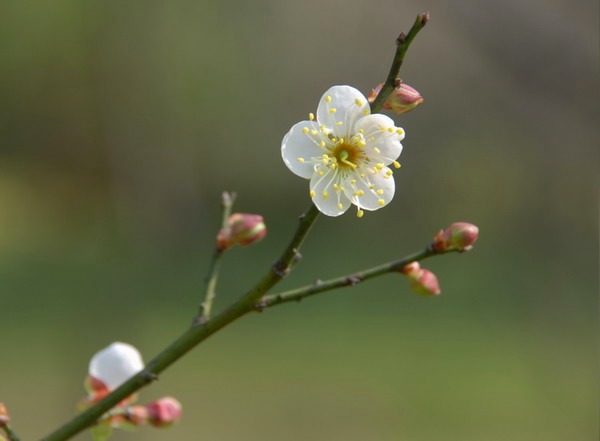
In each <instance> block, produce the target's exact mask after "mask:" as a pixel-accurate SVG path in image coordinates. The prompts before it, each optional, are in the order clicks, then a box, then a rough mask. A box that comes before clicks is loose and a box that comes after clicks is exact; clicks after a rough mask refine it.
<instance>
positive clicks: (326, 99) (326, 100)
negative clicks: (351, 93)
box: [325, 95, 331, 103]
mask: <svg viewBox="0 0 600 441" xmlns="http://www.w3.org/2000/svg"><path fill="white" fill-rule="evenodd" d="M325 102H326V103H330V102H331V97H330V96H329V95H327V96H326V97H325Z"/></svg>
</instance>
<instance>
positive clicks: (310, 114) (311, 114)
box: [308, 112, 315, 121]
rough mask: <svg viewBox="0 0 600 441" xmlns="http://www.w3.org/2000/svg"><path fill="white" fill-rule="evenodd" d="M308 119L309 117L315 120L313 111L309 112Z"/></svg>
mask: <svg viewBox="0 0 600 441" xmlns="http://www.w3.org/2000/svg"><path fill="white" fill-rule="evenodd" d="M308 119H309V120H311V121H312V120H314V119H315V114H314V113H312V112H311V113H309V114H308Z"/></svg>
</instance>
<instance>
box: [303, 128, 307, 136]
mask: <svg viewBox="0 0 600 441" xmlns="http://www.w3.org/2000/svg"><path fill="white" fill-rule="evenodd" d="M302 133H304V134H305V135H306V134H307V133H308V127H304V128H303V129H302Z"/></svg>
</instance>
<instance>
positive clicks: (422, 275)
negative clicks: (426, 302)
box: [400, 262, 442, 297]
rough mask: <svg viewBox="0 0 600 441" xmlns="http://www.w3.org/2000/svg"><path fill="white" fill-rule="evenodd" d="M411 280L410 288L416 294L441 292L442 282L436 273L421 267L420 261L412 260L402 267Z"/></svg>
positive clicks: (434, 294)
mask: <svg viewBox="0 0 600 441" xmlns="http://www.w3.org/2000/svg"><path fill="white" fill-rule="evenodd" d="M400 272H401V273H402V274H405V275H406V277H408V280H409V281H410V288H411V289H412V290H413V292H415V293H416V294H419V295H420V296H424V297H431V296H437V295H439V294H441V292H442V291H441V290H440V284H439V282H438V279H437V277H436V275H435V274H433V273H432V272H431V271H429V270H428V269H424V268H421V266H420V265H419V262H411V263H409V264H408V265H406V266H404V267H402V268H401V269H400Z"/></svg>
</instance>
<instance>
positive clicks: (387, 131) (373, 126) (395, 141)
mask: <svg viewBox="0 0 600 441" xmlns="http://www.w3.org/2000/svg"><path fill="white" fill-rule="evenodd" d="M355 128H356V130H357V131H358V130H363V131H364V133H363V136H364V138H365V142H366V143H367V145H366V146H365V149H366V151H367V155H368V157H369V158H370V159H371V161H372V162H374V163H383V164H384V165H389V164H391V163H392V162H394V161H395V160H396V159H398V157H399V156H400V153H402V144H400V141H402V139H404V130H402V129H400V128H397V127H395V126H394V121H393V120H392V119H391V118H389V117H387V116H385V115H381V114H373V115H368V116H365V117H364V118H361V119H360V120H359V121H358V122H357V123H356V127H355Z"/></svg>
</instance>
